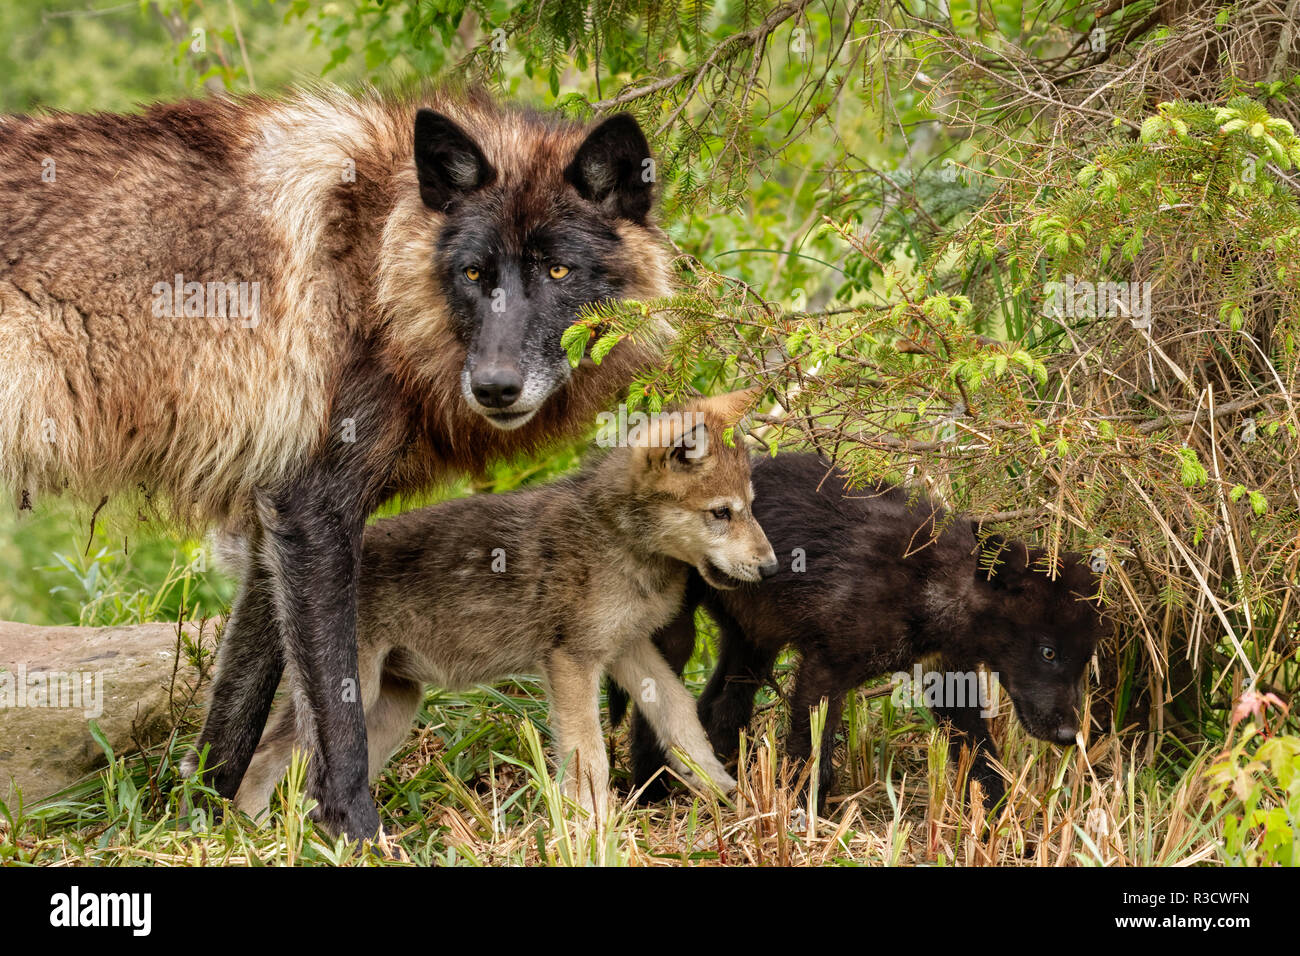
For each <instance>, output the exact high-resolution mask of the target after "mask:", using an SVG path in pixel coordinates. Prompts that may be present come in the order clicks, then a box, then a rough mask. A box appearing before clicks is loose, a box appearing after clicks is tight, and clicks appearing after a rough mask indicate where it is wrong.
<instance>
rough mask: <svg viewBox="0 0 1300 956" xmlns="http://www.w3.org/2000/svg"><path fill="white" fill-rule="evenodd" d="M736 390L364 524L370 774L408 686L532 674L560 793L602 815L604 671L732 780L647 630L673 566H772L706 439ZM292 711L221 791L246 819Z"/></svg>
mask: <svg viewBox="0 0 1300 956" xmlns="http://www.w3.org/2000/svg"><path fill="white" fill-rule="evenodd" d="M744 400H746V396H745V395H744V394H743V393H742V394H741V395H740V396H736V395H732V396H722V397H720V398H717V399H710V400H703V401H700V402H699V403H698V404H695V405H693V406H690V407H688V408H687V409H686V411H687V415H686V416H684V417H685V419H686V421H685V422H683V421H682V420H681V419H676V420H673V419H669V418H656V419H652V420H651V426H650V427H649V428H648V429H647V430H646V432H645V433H644V434H643V435H642V436H640V441H641V444H638V445H637V446H636V447H622V448H618V449H615V450H613V451H611V452H609V453H608V454H606V455H605V456H603V457H602V458H601V459H600V460H599V461H597V462H596V463H594V464H593V465H590V466H589V467H587V468H586V469H584V470H583V471H582V472H581V473H580V474H578V475H577V476H575V477H573V478H570V479H568V480H564V481H559V482H556V483H554V484H551V485H548V486H545V487H542V488H538V489H535V490H525V491H519V492H513V493H509V494H499V495H475V496H472V497H469V498H464V499H460V500H455V501H449V502H446V503H444V504H441V505H437V506H435V507H431V508H425V509H422V510H419V511H412V512H407V513H405V514H402V515H399V516H397V517H394V518H388V519H385V520H383V521H380V522H378V523H376V524H375V525H373V526H372V527H370V528H369V529H368V530H367V532H366V536H365V546H364V550H363V555H362V573H361V582H360V590H359V599H360V606H359V612H358V624H357V644H358V651H359V661H360V674H361V688H360V691H361V698H362V700H363V702H364V705H365V712H366V725H367V736H368V739H369V746H370V774H371V776H372V777H374V776H376V775H377V774H378V773H379V772H380V770H382V768H383V765H384V763H385V761H386V760H387V759H388V757H389V755H390V754H391V753H392V751H393V750H394V748H396V747H397V746H398V744H400V743H401V741H402V740H403V739H404V738H405V736H406V735H407V733H408V732H409V730H410V725H411V721H412V719H413V718H414V716H415V713H416V710H417V708H418V706H419V703H420V700H421V699H422V697H423V693H422V686H423V684H424V683H425V682H432V683H435V684H438V685H439V686H442V687H448V688H460V687H465V686H468V685H471V684H474V683H477V682H481V681H490V680H494V679H498V678H500V677H503V676H506V675H508V674H511V673H523V672H534V671H539V670H540V672H541V673H542V674H543V675H544V677H545V679H546V684H547V687H548V690H549V694H550V701H551V715H552V716H551V726H552V728H553V729H554V732H555V743H556V750H557V752H558V757H559V761H560V764H561V766H562V767H564V768H565V772H564V781H565V788H566V791H567V792H568V794H569V795H570V796H572V797H574V798H576V799H578V800H579V801H580V802H581V803H582V805H583V806H585V807H586V808H588V809H593V810H595V811H596V813H597V814H603V813H604V810H605V806H606V789H607V786H608V764H607V757H606V751H605V746H604V741H603V736H602V733H601V728H600V705H599V689H600V688H599V681H600V677H601V674H602V672H604V671H608V672H609V674H610V675H611V676H612V677H613V678H614V679H615V680H616V681H618V682H619V684H620V685H621V686H623V687H625V688H627V689H628V690H629V691H631V692H632V693H633V694H635V695H636V698H637V700H638V702H639V703H638V707H639V708H640V712H641V713H642V714H644V715H645V716H646V718H647V719H648V723H649V725H650V726H651V728H652V732H653V734H654V737H655V739H656V741H658V742H659V744H660V745H662V746H674V745H675V746H679V747H681V748H682V749H683V750H684V751H685V752H686V753H687V754H688V755H689V756H690V757H691V759H692V760H694V761H696V763H697V764H698V766H700V767H701V768H702V769H703V770H704V771H705V772H706V773H707V774H708V775H709V776H710V777H711V778H712V779H713V780H714V781H715V782H717V783H719V784H721V785H723V786H724V787H728V788H730V787H731V786H734V783H735V782H734V781H733V780H732V779H731V777H730V776H728V774H727V773H726V771H725V770H724V769H723V768H722V766H721V764H719V763H718V761H717V760H716V759H715V757H714V756H713V751H712V749H711V748H710V746H709V742H708V739H707V738H706V737H705V735H704V731H703V729H702V728H701V727H700V724H699V721H698V719H697V717H696V713H695V701H694V700H693V698H692V697H691V696H690V694H689V693H688V692H687V691H686V689H685V688H684V687H683V686H682V684H681V682H680V681H679V680H678V679H677V677H676V675H675V674H674V673H673V672H672V671H671V670H670V669H669V667H668V665H667V664H666V663H665V662H664V660H663V658H662V656H661V655H660V654H659V652H658V651H657V650H656V649H655V647H654V645H653V644H652V643H651V640H650V637H651V634H652V633H653V631H654V630H655V629H656V628H658V627H660V626H662V625H663V624H666V623H667V622H668V621H669V620H670V619H671V618H672V617H673V615H674V614H675V613H676V612H677V608H678V607H679V606H680V604H681V601H682V597H683V587H684V585H685V581H686V576H687V573H688V571H689V569H690V568H692V567H693V568H695V569H696V570H697V573H699V574H701V575H703V576H704V577H706V578H707V579H708V580H710V581H712V582H713V583H714V584H715V585H716V586H719V587H723V588H725V587H728V586H732V585H734V584H736V583H738V582H739V581H755V580H758V579H759V577H760V576H761V575H762V574H764V573H772V572H774V571H775V568H776V558H775V555H774V554H773V553H772V549H771V547H770V546H769V545H768V543H767V539H766V537H764V535H763V531H762V529H761V528H760V527H759V525H758V523H757V522H756V521H755V520H754V518H753V515H752V513H751V512H750V509H749V504H750V501H751V496H752V490H751V488H750V483H749V462H748V460H747V457H746V455H745V453H744V452H743V451H741V450H740V449H739V448H728V447H727V446H726V445H725V444H724V443H723V439H722V431H723V429H724V428H725V427H726V426H727V425H729V424H732V423H734V421H735V419H736V417H737V416H738V415H739V413H740V411H741V408H740V402H742V401H744ZM723 514H725V517H719V515H723ZM300 708H301V702H300V701H299V700H298V699H297V698H296V697H288V698H286V700H285V701H284V702H283V703H282V705H281V708H280V712H279V714H278V715H277V716H273V717H272V720H271V726H270V727H269V728H268V730H267V732H266V735H265V736H264V738H263V740H262V742H261V744H260V745H259V747H258V749H257V752H256V754H255V755H254V757H253V761H252V763H251V764H250V766H249V769H248V773H247V774H246V775H245V777H244V782H243V784H242V785H241V787H240V790H239V795H238V797H237V802H238V804H239V805H240V806H241V808H243V809H245V810H246V811H248V812H249V813H251V814H256V813H258V812H260V811H261V810H262V809H264V808H265V807H266V804H267V801H268V800H269V798H270V795H271V793H272V791H273V789H274V787H275V784H276V783H277V782H278V781H279V780H280V778H281V776H283V774H284V771H285V769H286V768H287V766H288V763H289V760H290V756H291V754H292V751H293V748H294V747H295V746H297V747H299V748H303V747H304V746H305V744H306V743H307V741H305V740H303V739H302V738H301V736H300V735H299V731H298V727H299V723H298V720H297V714H298V712H299V710H300ZM678 769H679V771H680V772H682V773H683V774H686V775H688V773H689V772H688V771H687V770H686V768H685V767H684V766H681V767H678Z"/></svg>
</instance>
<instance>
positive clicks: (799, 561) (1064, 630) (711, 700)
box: [611, 454, 1102, 808]
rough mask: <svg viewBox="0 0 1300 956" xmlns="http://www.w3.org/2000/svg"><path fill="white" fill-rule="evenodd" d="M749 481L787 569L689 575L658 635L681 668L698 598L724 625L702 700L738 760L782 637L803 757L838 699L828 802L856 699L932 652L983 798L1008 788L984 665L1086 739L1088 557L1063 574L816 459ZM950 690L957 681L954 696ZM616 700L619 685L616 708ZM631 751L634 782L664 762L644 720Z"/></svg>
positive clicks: (1027, 712) (793, 751) (1021, 700)
mask: <svg viewBox="0 0 1300 956" xmlns="http://www.w3.org/2000/svg"><path fill="white" fill-rule="evenodd" d="M753 482H754V515H755V517H756V518H757V519H758V521H759V523H760V524H762V526H763V529H764V530H765V531H766V532H767V536H768V539H769V540H770V541H771V543H772V547H773V549H774V550H775V552H776V554H777V557H778V560H780V562H781V569H780V571H779V572H777V574H776V575H775V576H773V577H772V578H770V579H768V580H766V581H764V582H763V583H762V584H759V585H746V586H743V587H740V588H737V589H735V590H734V591H719V590H717V589H715V588H711V587H709V586H708V585H707V584H706V583H704V582H699V581H696V582H694V583H693V585H692V587H691V589H690V590H689V592H688V600H687V602H686V603H685V605H684V606H683V609H682V612H681V614H680V615H679V616H678V618H677V619H676V620H675V621H674V622H673V623H672V624H671V625H669V626H668V627H666V628H665V629H664V630H662V631H660V632H659V633H658V634H657V635H656V637H655V643H656V644H657V645H658V646H659V647H660V649H661V650H662V651H663V653H664V656H665V657H666V658H667V659H668V662H669V664H670V665H671V666H672V667H673V668H674V669H676V670H677V672H678V673H681V670H682V668H684V667H685V665H686V662H687V661H688V660H689V659H690V656H691V653H692V651H693V649H694V646H695V626H694V610H695V607H696V605H697V604H698V603H703V605H704V606H705V607H706V608H707V609H708V611H709V613H710V615H712V617H713V618H714V620H715V621H716V622H717V624H718V629H719V633H720V636H721V648H720V653H719V660H718V666H717V669H716V670H715V671H714V672H713V676H712V677H711V678H710V680H709V683H708V686H707V687H706V688H705V690H704V693H703V694H702V695H701V697H700V701H699V711H700V720H701V723H703V724H704V727H705V729H706V730H708V732H709V738H710V740H711V741H712V742H713V745H714V746H715V747H716V748H717V751H718V754H719V755H720V756H721V757H723V758H724V759H727V758H733V759H734V757H735V754H736V751H737V747H738V734H739V733H740V731H741V730H742V729H744V728H745V726H746V725H747V724H748V723H749V719H750V717H751V715H752V713H753V705H754V692H755V690H756V689H757V688H758V686H759V685H761V684H763V683H764V682H766V681H768V680H769V679H770V675H771V668H772V665H773V663H774V662H775V661H776V657H777V655H778V653H780V651H781V650H782V649H784V648H786V647H793V648H795V649H796V650H798V652H799V656H800V661H799V665H798V671H797V674H796V676H795V682H794V690H793V693H792V695H791V696H790V699H789V711H790V732H789V735H788V736H787V738H786V753H787V755H788V756H789V757H791V758H793V759H794V760H796V761H805V760H807V758H808V757H809V755H810V753H811V749H812V740H811V735H810V724H809V709H810V708H812V707H815V706H817V705H818V703H819V702H820V701H821V699H822V698H826V699H827V701H828V703H829V707H828V713H827V720H826V725H825V729H824V732H823V735H822V740H821V753H822V758H821V775H820V780H819V790H818V793H819V795H820V800H823V801H824V799H825V797H826V796H827V795H828V794H829V792H830V790H831V785H832V783H833V780H834V769H833V765H832V760H831V757H832V754H833V752H834V744H835V734H836V731H837V729H838V728H839V725H840V717H841V711H842V709H843V706H844V696H845V694H847V693H849V692H850V691H852V690H853V689H855V688H856V687H858V685H860V684H862V683H863V682H864V681H866V680H868V679H870V678H873V677H879V676H881V675H884V674H890V673H895V672H907V671H909V670H910V669H911V668H912V665H913V663H914V662H917V661H921V660H924V659H933V660H935V661H937V664H936V665H934V671H935V672H938V673H936V674H935V679H936V680H942V681H943V689H944V693H943V695H942V696H941V697H940V699H939V700H938V701H937V702H936V703H935V704H934V705H933V706H931V710H932V712H933V713H934V714H935V716H937V717H939V718H941V719H943V720H946V721H948V722H949V723H950V724H951V726H952V729H953V730H954V731H956V732H955V733H954V734H953V735H952V748H953V752H954V754H956V753H957V752H959V751H960V747H961V745H962V743H966V744H969V745H970V746H971V747H972V748H973V750H974V755H975V760H974V763H973V766H972V771H971V779H972V780H976V781H979V783H980V786H981V787H982V788H983V790H984V794H985V798H986V800H987V806H988V807H990V808H991V807H993V806H995V805H996V804H997V803H998V802H999V801H1000V800H1001V799H1002V797H1003V795H1004V793H1005V787H1004V784H1003V781H1002V778H1001V776H1000V775H999V774H998V773H997V772H996V771H995V770H994V769H993V768H992V766H991V765H990V764H989V758H996V757H997V747H996V745H995V744H994V742H993V740H992V737H991V736H990V734H989V729H988V724H987V722H986V720H985V719H984V716H983V715H982V714H981V711H982V710H984V709H985V704H986V703H987V701H985V700H980V699H979V692H978V689H979V687H980V686H987V685H981V684H980V682H979V680H978V679H977V677H976V675H975V671H976V667H977V665H979V664H984V665H985V666H986V667H987V668H988V669H989V670H991V671H992V672H994V673H995V674H996V675H997V678H998V681H999V682H1000V684H1001V686H1002V687H1004V688H1006V690H1007V691H1008V692H1009V693H1010V695H1011V699H1012V701H1013V702H1014V705H1015V711H1016V714H1017V716H1018V717H1019V718H1020V722H1021V723H1022V724H1023V725H1024V727H1025V729H1026V730H1028V731H1029V733H1031V734H1033V735H1034V736H1035V737H1039V738H1041V739H1043V740H1048V741H1052V742H1053V743H1059V744H1068V743H1071V742H1072V741H1073V740H1074V739H1075V735H1076V732H1077V730H1078V727H1079V716H1078V710H1079V699H1080V683H1081V680H1082V678H1083V675H1084V671H1085V668H1086V667H1087V665H1088V662H1089V661H1090V660H1091V658H1092V654H1093V650H1094V648H1095V647H1096V645H1097V641H1098V639H1099V638H1100V636H1101V634H1102V618H1101V615H1100V613H1099V611H1098V609H1097V606H1096V604H1095V602H1093V601H1090V600H1089V598H1090V597H1092V596H1093V595H1094V594H1095V592H1096V589H1097V581H1096V579H1095V577H1094V576H1093V574H1092V572H1091V571H1090V570H1089V569H1088V567H1087V566H1086V565H1085V564H1084V563H1083V562H1082V561H1081V560H1080V559H1079V557H1078V556H1077V555H1072V554H1067V555H1063V556H1062V559H1061V562H1060V564H1059V565H1058V567H1057V569H1056V570H1057V576H1056V578H1055V580H1052V579H1050V578H1049V577H1048V575H1047V574H1046V573H1045V572H1044V571H1043V570H1042V567H1041V565H1042V564H1043V562H1044V561H1045V559H1046V555H1045V554H1044V552H1042V551H1040V550H1038V549H1035V548H1027V547H1026V546H1025V545H1024V544H1022V543H1019V542H1008V541H1004V540H1002V539H999V538H992V539H988V540H986V541H985V542H984V543H983V544H981V543H980V542H979V539H978V537H977V528H976V526H975V525H974V524H973V523H972V522H971V521H970V520H968V519H962V518H960V517H959V516H957V515H953V514H949V513H948V512H946V511H945V510H944V509H942V508H940V507H938V506H937V505H935V504H934V503H932V502H930V501H928V500H926V499H925V498H919V499H918V498H917V496H915V495H913V494H910V493H909V492H908V491H907V490H905V489H903V488H899V487H890V486H885V485H880V486H876V487H867V488H857V489H849V488H848V487H847V485H846V483H845V480H844V478H843V476H842V475H841V474H839V473H837V472H836V471H834V470H833V469H832V468H831V467H830V466H829V465H828V464H827V463H826V462H825V461H824V460H822V459H820V458H818V457H817V456H815V455H809V454H786V455H779V456H777V457H776V458H775V459H769V458H763V459H758V460H755V462H754V466H753ZM953 678H958V679H956V680H954V679H953ZM953 689H959V690H960V692H959V693H957V694H956V695H955V697H954V695H952V690H953ZM928 697H929V695H927V700H926V703H930V700H929V699H928ZM962 698H964V699H962ZM621 702H622V699H621V698H619V697H618V695H612V696H611V712H612V716H614V717H615V719H617V717H619V716H621V713H622V709H621ZM632 760H633V775H634V779H635V782H636V783H637V784H638V785H641V784H644V783H645V782H646V781H648V780H649V779H650V778H651V776H652V775H653V774H654V773H655V772H656V771H657V770H658V769H659V768H660V767H661V766H662V765H663V760H662V756H661V754H660V752H659V749H658V748H657V746H656V745H655V742H654V741H653V740H652V739H651V738H650V736H649V735H648V734H646V733H645V731H644V728H643V727H641V725H640V722H639V721H636V719H635V717H634V723H633V729H632ZM649 792H650V791H649V790H648V791H647V793H649Z"/></svg>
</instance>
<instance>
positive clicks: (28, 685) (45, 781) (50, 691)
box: [0, 621, 215, 806]
mask: <svg viewBox="0 0 1300 956" xmlns="http://www.w3.org/2000/svg"><path fill="white" fill-rule="evenodd" d="M214 631H215V628H214V625H213V624H212V622H208V623H207V624H206V625H205V626H200V625H197V624H196V625H186V626H185V628H184V630H183V631H181V630H179V629H178V628H177V626H176V625H175V624H138V625H131V626H125V627H38V626H33V625H29V624H14V623H9V622H4V621H0V799H4V800H6V801H9V800H12V799H13V796H14V793H13V787H14V786H17V787H18V788H20V789H21V791H22V795H23V803H24V805H25V806H30V805H32V804H34V803H35V802H36V801H37V800H39V799H41V798H43V797H47V796H49V795H50V794H52V793H55V792H56V791H58V790H61V789H63V788H64V787H66V786H68V785H69V784H71V783H74V782H75V781H77V780H78V779H80V778H81V777H83V776H85V775H86V774H87V773H90V772H92V771H94V770H97V769H99V768H100V767H103V766H105V764H106V763H107V761H106V759H105V756H104V751H103V748H101V747H100V745H99V744H98V743H96V741H95V739H94V738H93V737H92V736H91V733H90V722H91V721H92V720H93V721H94V722H95V723H96V724H97V725H98V726H99V729H100V730H101V731H102V732H103V735H104V737H105V739H107V741H108V743H109V744H110V745H111V746H112V748H113V752H114V753H115V754H119V755H120V754H127V753H132V752H135V751H137V750H139V749H140V748H141V747H151V746H153V745H154V744H157V743H159V742H160V741H163V740H165V739H166V738H167V735H168V734H170V733H171V731H172V729H173V728H174V727H176V726H177V724H178V722H180V721H182V720H185V719H187V718H189V719H193V717H194V709H193V708H194V707H195V703H194V702H195V701H202V699H203V698H202V696H201V688H200V684H201V680H200V674H199V673H198V671H197V669H196V668H195V667H194V665H193V664H192V663H191V661H192V660H193V659H194V658H195V649H196V648H198V649H199V650H200V652H201V653H202V655H203V658H202V659H204V660H209V659H210V652H211V650H212V645H213V640H214Z"/></svg>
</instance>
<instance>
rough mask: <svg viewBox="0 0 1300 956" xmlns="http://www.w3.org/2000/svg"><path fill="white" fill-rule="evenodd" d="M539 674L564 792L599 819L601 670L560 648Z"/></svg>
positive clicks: (605, 760)
mask: <svg viewBox="0 0 1300 956" xmlns="http://www.w3.org/2000/svg"><path fill="white" fill-rule="evenodd" d="M543 670H544V675H543V676H544V677H545V679H546V683H547V687H548V692H549V695H550V699H551V730H552V731H553V732H554V734H555V750H556V754H557V756H558V758H559V763H560V767H561V771H560V772H561V775H562V776H561V785H562V786H563V788H564V793H565V795H566V796H568V797H570V798H571V799H574V800H576V801H577V802H578V805H579V806H580V807H582V808H583V809H584V810H587V811H589V812H590V813H591V814H592V817H593V818H594V819H595V820H602V819H604V817H605V815H606V813H607V812H608V809H609V757H608V756H607V755H606V754H605V739H604V735H603V734H602V733H601V729H600V668H599V667H596V666H593V665H592V663H591V662H590V661H585V660H579V659H577V658H576V657H574V656H573V655H571V654H569V653H568V652H566V651H565V650H564V648H563V647H560V648H557V649H556V650H555V651H553V652H552V654H551V656H550V658H549V659H548V660H547V662H546V664H545V666H544V668H543Z"/></svg>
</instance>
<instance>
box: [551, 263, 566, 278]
mask: <svg viewBox="0 0 1300 956" xmlns="http://www.w3.org/2000/svg"><path fill="white" fill-rule="evenodd" d="M568 274H569V267H568V266H551V278H552V279H563V278H564V277H565V276H567V275H568Z"/></svg>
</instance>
